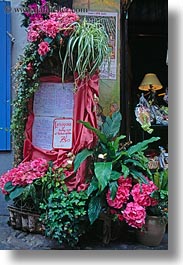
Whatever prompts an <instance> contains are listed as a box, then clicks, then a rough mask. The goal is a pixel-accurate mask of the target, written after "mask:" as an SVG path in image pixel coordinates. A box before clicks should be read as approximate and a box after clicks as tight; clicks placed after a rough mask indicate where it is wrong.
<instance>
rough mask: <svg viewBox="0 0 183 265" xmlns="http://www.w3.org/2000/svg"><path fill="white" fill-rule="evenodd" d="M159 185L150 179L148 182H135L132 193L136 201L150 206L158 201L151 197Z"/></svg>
mask: <svg viewBox="0 0 183 265" xmlns="http://www.w3.org/2000/svg"><path fill="white" fill-rule="evenodd" d="M157 189H158V188H157V186H156V185H155V184H154V183H153V182H152V181H148V184H145V183H142V184H139V183H137V184H135V185H134V186H133V188H132V191H131V195H132V196H133V200H134V202H136V203H138V204H139V205H141V206H144V207H148V206H154V205H156V204H157V203H158V202H157V200H155V199H153V198H151V197H150V195H151V194H152V192H153V191H155V190H157Z"/></svg>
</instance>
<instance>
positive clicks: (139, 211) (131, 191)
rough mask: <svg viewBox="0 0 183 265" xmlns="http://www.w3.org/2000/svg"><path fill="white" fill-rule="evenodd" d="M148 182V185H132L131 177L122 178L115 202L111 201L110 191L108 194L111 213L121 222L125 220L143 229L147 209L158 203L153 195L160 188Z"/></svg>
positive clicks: (119, 180)
mask: <svg viewBox="0 0 183 265" xmlns="http://www.w3.org/2000/svg"><path fill="white" fill-rule="evenodd" d="M146 179H147V178H146ZM147 181H148V183H147V184H145V183H142V184H139V183H137V184H134V185H132V179H131V178H130V177H128V178H126V179H125V178H124V177H123V176H121V177H120V178H119V179H118V189H117V192H116V197H115V198H114V200H112V199H111V193H110V190H108V192H107V194H106V199H107V203H108V205H109V206H110V207H111V209H110V213H111V214H114V215H116V216H117V217H118V219H119V220H120V221H123V220H125V221H126V223H127V224H128V225H130V226H132V227H134V228H142V226H143V225H144V223H145V217H146V207H149V206H155V205H157V203H158V201H157V200H156V199H153V198H151V194H152V193H153V192H154V191H156V190H157V189H158V188H157V186H156V185H155V184H154V183H153V182H152V181H150V180H148V179H147ZM123 209H124V210H123Z"/></svg>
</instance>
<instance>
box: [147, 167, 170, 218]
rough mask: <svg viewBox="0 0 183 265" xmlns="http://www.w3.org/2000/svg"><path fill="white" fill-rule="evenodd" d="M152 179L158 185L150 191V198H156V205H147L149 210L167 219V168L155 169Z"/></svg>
mask: <svg viewBox="0 0 183 265" xmlns="http://www.w3.org/2000/svg"><path fill="white" fill-rule="evenodd" d="M152 181H153V182H154V184H155V185H156V186H157V187H158V190H156V191H154V192H153V193H152V198H154V199H156V200H158V205H155V206H153V207H149V212H150V214H154V215H157V216H161V217H163V218H164V220H165V221H168V169H156V171H155V172H154V173H153V174H152Z"/></svg>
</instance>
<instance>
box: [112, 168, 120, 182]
mask: <svg viewBox="0 0 183 265" xmlns="http://www.w3.org/2000/svg"><path fill="white" fill-rule="evenodd" d="M119 177H121V173H120V172H118V171H114V170H113V171H112V172H111V175H110V180H117V179H119Z"/></svg>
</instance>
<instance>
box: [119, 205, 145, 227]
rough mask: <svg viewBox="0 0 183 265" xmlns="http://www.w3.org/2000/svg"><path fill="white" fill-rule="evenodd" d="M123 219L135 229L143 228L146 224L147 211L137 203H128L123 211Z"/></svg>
mask: <svg viewBox="0 0 183 265" xmlns="http://www.w3.org/2000/svg"><path fill="white" fill-rule="evenodd" d="M123 217H124V219H125V221H126V223H127V224H128V225H130V226H132V227H134V228H142V226H143V225H144V224H145V218H146V211H145V209H144V207H142V206H140V205H139V204H138V203H136V202H130V203H127V205H126V209H125V210H124V211H123Z"/></svg>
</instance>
